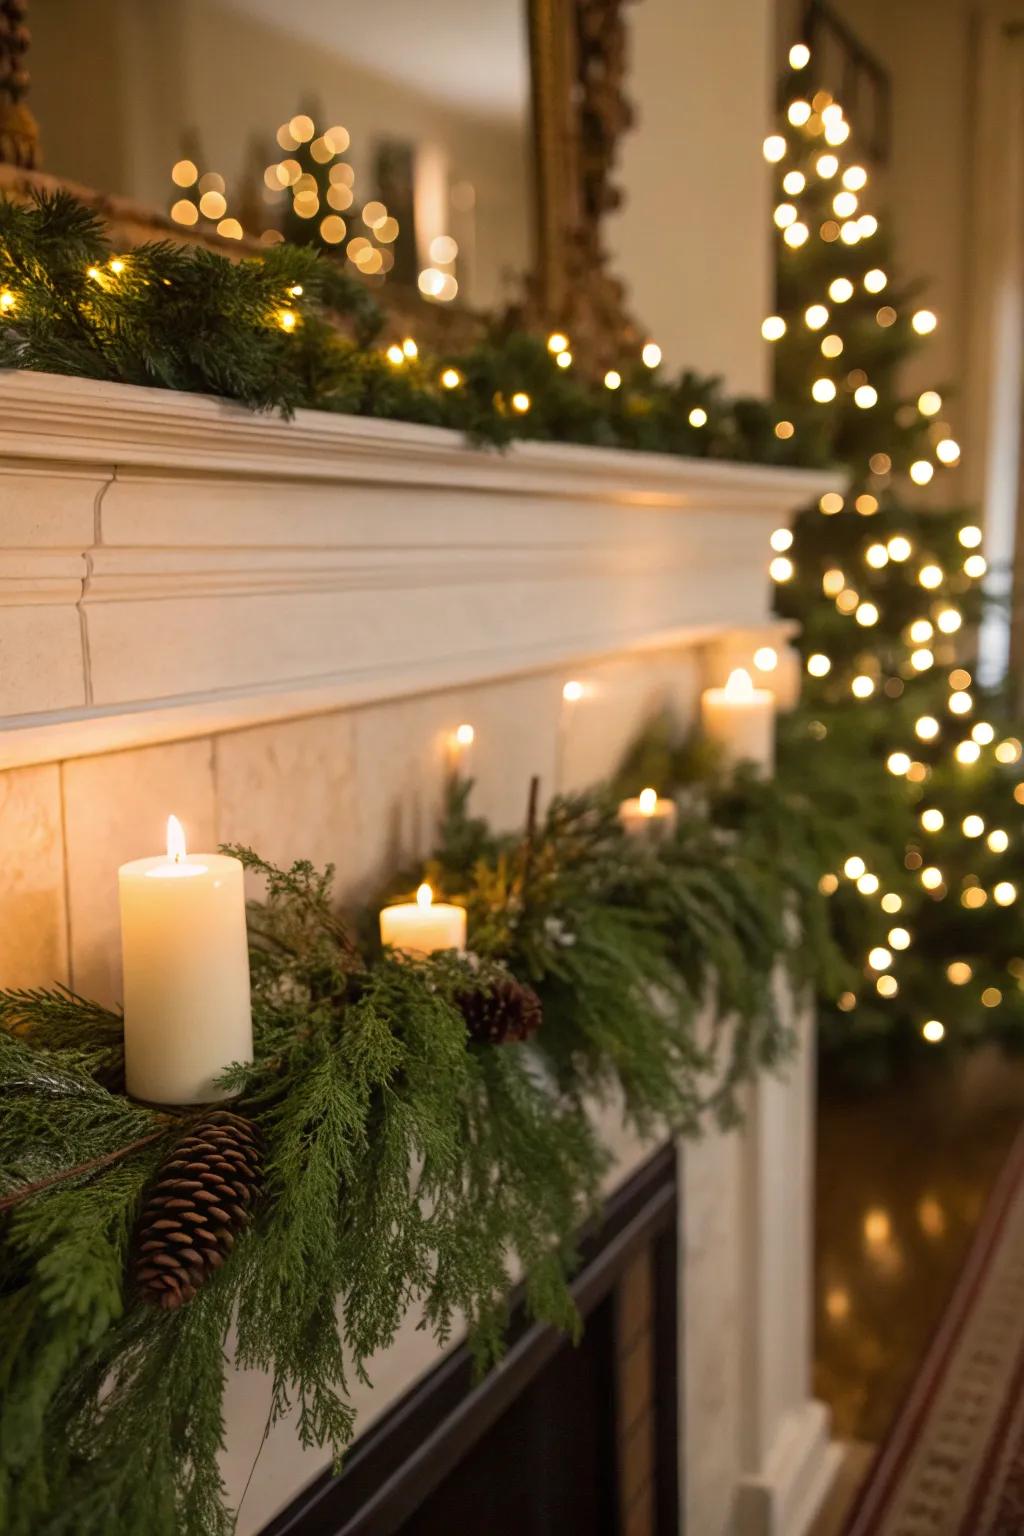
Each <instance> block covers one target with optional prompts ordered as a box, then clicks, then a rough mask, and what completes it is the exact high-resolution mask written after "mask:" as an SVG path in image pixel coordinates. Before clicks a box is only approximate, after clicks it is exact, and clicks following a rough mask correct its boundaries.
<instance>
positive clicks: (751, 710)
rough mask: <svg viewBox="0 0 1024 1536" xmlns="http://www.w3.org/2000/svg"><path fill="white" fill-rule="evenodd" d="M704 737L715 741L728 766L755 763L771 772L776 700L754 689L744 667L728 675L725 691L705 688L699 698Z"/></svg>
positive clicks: (773, 758) (762, 689)
mask: <svg viewBox="0 0 1024 1536" xmlns="http://www.w3.org/2000/svg"><path fill="white" fill-rule="evenodd" d="M701 717H702V720H703V725H704V734H705V736H707V737H708V738H709V740H711V741H714V742H717V743H718V745H719V746H720V747H721V748H722V751H723V756H724V757H725V760H726V762H727V763H729V764H730V765H735V764H736V763H741V762H751V763H756V765H757V766H758V768H760V769H762V770H763V771H764V772H765V773H770V772H771V770H772V765H773V763H774V760H775V699H774V696H773V694H772V693H771V692H770V690H769V689H767V688H755V687H754V685H753V682H752V681H751V678H750V673H749V672H747V671H746V670H745V668H743V667H737V668H736V669H735V671H733V672H730V674H729V681H728V682H727V683H726V685H725V687H724V688H706V689H705V690H704V693H703V695H702V696H701Z"/></svg>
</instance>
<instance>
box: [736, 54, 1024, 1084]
mask: <svg viewBox="0 0 1024 1536" xmlns="http://www.w3.org/2000/svg"><path fill="white" fill-rule="evenodd" d="M810 64H811V59H810V51H809V49H808V48H807V47H806V46H805V45H804V44H802V43H801V44H796V45H795V46H794V47H793V49H792V50H791V53H790V65H791V69H790V71H789V72H788V78H787V88H786V91H785V92H784V106H783V114H784V121H783V123H782V124H781V126H780V130H779V131H778V132H777V133H773V134H772V135H770V136H769V138H767V139H766V140H765V144H764V153H765V158H766V159H767V160H768V161H769V163H770V165H771V167H772V173H773V176H774V177H775V178H777V196H776V205H775V209H774V222H775V226H776V229H777V232H778V241H779V249H778V263H777V268H778V278H777V296H776V313H775V314H773V315H770V316H768V317H767V318H766V319H765V322H764V326H763V334H764V336H765V338H766V340H768V341H770V342H772V343H773V344H774V356H775V379H776V404H777V407H778V420H777V422H776V425H775V432H776V435H777V436H779V437H780V438H783V439H787V438H791V437H794V436H796V435H799V438H800V440H801V441H802V443H803V445H804V447H805V449H806V450H807V453H808V454H809V455H810V457H811V458H812V459H813V460H814V461H817V462H819V463H828V462H832V463H835V464H838V465H841V466H842V467H843V470H844V472H845V478H846V483H845V485H844V488H843V489H842V490H841V491H840V490H836V491H831V492H828V493H827V494H825V495H824V496H822V498H821V500H820V502H819V504H818V505H816V506H814V507H812V508H808V509H807V510H806V511H804V512H803V513H802V514H801V515H800V516H799V518H798V519H797V521H796V523H795V525H794V528H793V529H792V531H790V530H786V529H780V530H779V531H778V532H777V533H776V534H775V536H774V537H773V541H772V542H773V547H774V550H775V558H774V559H773V560H772V563H771V574H772V577H773V580H774V581H775V583H776V608H777V611H778V613H779V615H780V616H782V617H784V618H786V619H792V620H796V621H797V622H798V624H799V626H800V629H799V638H798V641H797V645H798V648H799V651H800V655H801V658H802V663H803V667H804V672H805V677H804V688H803V696H802V700H801V704H800V706H799V708H798V709H797V710H796V711H795V712H794V714H793V715H791V716H790V717H789V718H788V719H787V720H785V721H784V722H783V725H782V741H781V757H780V774H781V776H782V777H783V779H784V780H787V781H788V782H790V783H792V784H795V785H797V786H802V787H804V788H806V790H807V793H808V795H809V796H810V797H812V798H813V800H814V801H815V803H816V804H817V805H818V807H819V809H820V811H821V814H822V815H823V816H824V817H827V818H829V819H830V820H831V821H832V823H833V825H834V827H835V828H837V829H839V828H842V829H844V831H845V833H846V834H847V836H848V844H847V846H848V851H847V852H846V854H845V856H844V857H843V858H842V860H841V862H840V864H839V866H838V867H837V868H835V869H832V870H829V871H826V872H825V873H824V874H823V877H822V889H823V890H824V891H825V892H827V893H828V894H829V895H830V897H831V907H832V912H833V919H834V928H835V931H836V933H837V935H838V936H839V938H840V941H841V944H842V948H843V951H844V953H845V954H846V956H847V958H848V961H849V980H848V985H847V987H846V988H845V989H844V990H843V991H842V992H841V993H840V994H839V996H833V997H828V998H822V999H821V1000H820V1004H821V1015H822V1033H823V1041H824V1044H825V1047H826V1049H829V1048H831V1049H832V1050H833V1051H836V1052H841V1053H853V1054H855V1055H856V1056H857V1057H858V1058H859V1059H860V1060H861V1061H864V1060H865V1059H871V1058H872V1057H873V1056H874V1057H876V1058H877V1055H878V1048H879V1047H884V1050H885V1051H886V1052H887V1053H888V1052H889V1051H891V1050H892V1049H893V1048H894V1047H896V1048H899V1047H912V1043H913V1042H925V1043H927V1044H928V1045H930V1046H936V1045H939V1044H940V1042H942V1041H946V1042H950V1041H952V1040H954V1039H959V1040H962V1041H966V1042H970V1041H974V1040H978V1039H981V1038H984V1037H991V1036H993V1035H995V1036H998V1037H1001V1038H1003V1039H1004V1040H1005V1041H1007V1042H1024V990H1022V987H1024V934H1022V933H1021V927H1020V908H1019V907H1018V905H1017V900H1018V893H1019V892H1020V891H1021V890H1022V889H1024V854H1022V841H1024V840H1022V837H1021V834H1020V828H1019V823H1018V818H1019V816H1020V808H1021V805H1022V804H1024V784H1022V783H1021V782H1020V774H1021V769H1020V766H1019V765H1020V759H1021V742H1020V740H1019V739H1018V735H1019V734H1020V731H1019V728H1016V729H1015V727H1014V724H1013V722H1012V721H1011V720H1010V719H1009V718H1008V714H1007V706H1006V697H1005V690H1004V688H1003V687H995V688H993V687H982V686H981V685H980V684H979V682H978V678H977V666H976V655H975V648H976V644H977V627H976V626H977V621H978V618H979V616H980V611H981V604H982V601H983V598H982V593H981V587H980V582H981V578H982V577H983V576H984V574H985V570H986V565H985V559H984V556H983V555H982V553H981V544H982V533H981V530H980V528H979V527H978V526H977V523H976V519H975V518H974V517H972V516H970V515H968V514H965V513H964V512H962V511H959V510H949V509H945V510H940V509H939V508H938V506H937V504H936V503H937V501H938V500H939V496H938V493H939V492H940V491H941V490H944V489H945V486H942V485H941V484H940V481H941V479H943V478H944V477H947V476H950V475H951V473H952V472H954V471H955V468H956V465H957V463H958V462H959V458H960V449H959V446H958V445H957V443H956V442H955V441H954V439H953V437H952V435H951V432H950V429H949V427H948V426H947V425H946V424H945V422H944V421H943V419H942V417H943V398H942V394H941V392H940V390H939V389H926V390H924V391H923V392H920V393H914V394H912V395H910V396H908V395H907V394H906V393H905V391H904V389H903V388H902V387H901V377H902V372H903V364H904V363H905V362H906V360H907V359H908V357H910V356H911V355H912V354H913V353H915V352H916V351H918V350H919V349H920V348H922V347H926V346H927V344H928V337H929V336H930V334H931V333H932V332H933V331H934V330H935V328H936V326H937V325H938V323H939V320H938V317H937V316H936V315H935V314H934V313H933V312H932V311H931V310H930V309H928V308H925V307H923V306H922V305H921V304H920V303H919V302H918V301H919V296H920V293H921V288H922V285H921V284H919V283H913V282H906V281H903V280H902V278H901V277H900V274H899V272H898V269H897V266H896V263H895V262H894V260H893V255H892V252H891V250H890V248H889V245H888V242H887V239H886V233H885V230H884V229H883V227H882V223H881V220H880V218H879V216H878V214H877V213H876V211H874V210H873V209H872V206H871V175H870V172H869V169H868V167H867V166H866V165H865V163H864V161H863V159H862V158H861V157H859V156H858V154H857V150H856V141H855V137H854V134H853V132H852V129H851V125H850V123H849V122H848V121H847V119H846V117H845V116H844V113H843V108H842V105H841V103H839V102H838V101H836V100H835V99H834V98H833V96H832V95H831V94H830V93H829V92H827V91H824V90H816V89H812V87H811V86H810V84H809V83H807V84H803V82H805V81H808V82H809V77H810ZM949 485H950V488H951V489H953V487H954V486H955V482H953V481H952V480H950V481H949ZM954 495H955V490H954Z"/></svg>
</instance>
